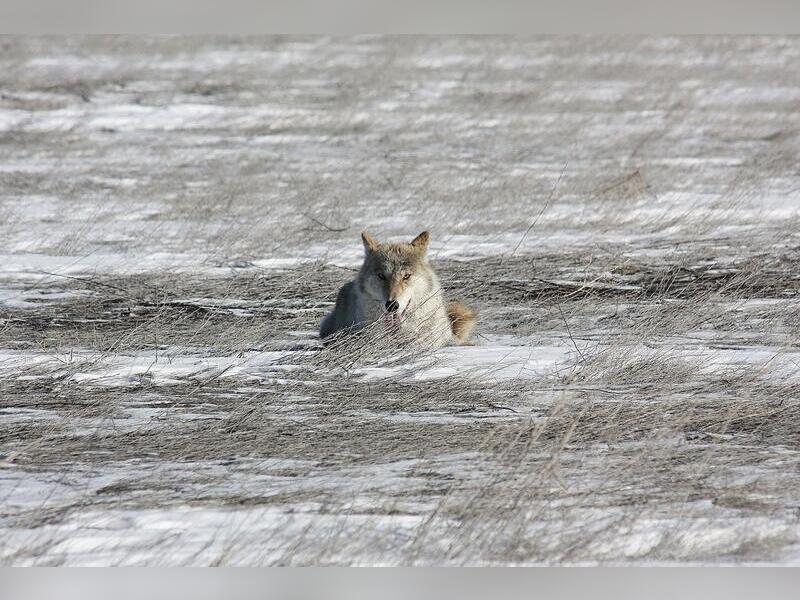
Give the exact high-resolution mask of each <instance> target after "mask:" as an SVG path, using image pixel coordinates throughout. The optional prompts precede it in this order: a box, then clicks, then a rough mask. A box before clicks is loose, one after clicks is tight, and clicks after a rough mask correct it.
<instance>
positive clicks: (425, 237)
mask: <svg viewBox="0 0 800 600" xmlns="http://www.w3.org/2000/svg"><path fill="white" fill-rule="evenodd" d="M430 241H431V234H430V233H428V232H427V231H423V232H422V233H420V234H419V235H418V236H417V237H415V238H414V239H413V240H411V245H412V246H414V248H415V249H416V251H417V252H418V253H419V254H420V255H424V254H425V253H426V252H427V251H428V242H430Z"/></svg>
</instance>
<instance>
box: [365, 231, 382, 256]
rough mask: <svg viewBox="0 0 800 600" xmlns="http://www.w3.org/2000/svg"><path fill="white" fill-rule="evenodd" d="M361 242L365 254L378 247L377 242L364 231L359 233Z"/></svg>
mask: <svg viewBox="0 0 800 600" xmlns="http://www.w3.org/2000/svg"><path fill="white" fill-rule="evenodd" d="M361 241H362V242H364V250H366V251H367V252H370V251H372V252H374V251H375V250H377V249H378V247H379V246H380V244H379V243H378V240H376V239H375V238H374V237H372V236H371V235H370V234H369V233H367V230H366V229H365V230H364V231H362V232H361Z"/></svg>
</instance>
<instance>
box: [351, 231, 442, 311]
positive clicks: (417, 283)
mask: <svg viewBox="0 0 800 600" xmlns="http://www.w3.org/2000/svg"><path fill="white" fill-rule="evenodd" d="M361 240H362V241H363V242H364V250H365V252H366V255H365V257H364V265H363V266H362V267H361V275H360V279H361V282H362V284H363V286H364V291H365V292H366V293H367V294H368V295H369V296H370V297H372V298H373V299H374V300H376V301H377V302H379V303H380V304H381V306H382V307H383V309H384V310H385V311H386V313H388V314H389V315H395V316H396V318H397V320H398V321H399V319H402V317H403V315H404V314H405V313H406V312H407V311H408V309H409V308H410V306H411V305H412V304H413V303H414V301H415V299H416V301H419V300H420V299H421V298H423V299H424V297H425V296H426V295H427V292H429V291H430V289H431V287H432V280H431V269H430V266H429V265H428V262H427V260H426V259H425V253H426V252H427V250H428V242H429V241H430V234H429V233H428V232H427V231H423V232H422V233H420V234H419V235H418V236H417V237H415V238H414V239H413V240H412V241H411V243H410V244H379V243H378V242H377V240H375V238H373V237H372V236H371V235H370V234H369V233H367V232H366V231H364V232H363V233H362V234H361Z"/></svg>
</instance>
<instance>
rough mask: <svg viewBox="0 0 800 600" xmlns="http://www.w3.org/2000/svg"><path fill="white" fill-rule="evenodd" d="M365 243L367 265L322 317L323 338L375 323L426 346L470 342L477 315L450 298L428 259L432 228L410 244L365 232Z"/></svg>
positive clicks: (414, 342) (345, 287)
mask: <svg viewBox="0 0 800 600" xmlns="http://www.w3.org/2000/svg"><path fill="white" fill-rule="evenodd" d="M361 241H362V243H363V244H364V263H363V264H362V265H361V270H360V271H359V273H358V276H357V277H356V278H355V279H354V280H352V281H350V282H348V283H346V284H345V285H344V286H342V288H341V289H340V290H339V294H338V296H337V298H336V306H335V307H334V309H333V311H332V312H330V313H328V314H327V315H326V316H325V318H324V319H323V320H322V324H321V326H320V330H319V334H320V337H321V338H322V340H323V342H327V341H330V338H331V336H333V335H334V334H337V333H340V332H341V333H355V332H357V331H359V330H361V329H363V328H364V327H366V326H368V325H372V324H375V326H376V327H378V328H381V327H382V328H383V329H384V330H385V332H386V333H387V334H388V335H389V336H393V337H395V338H396V339H397V340H398V341H401V342H403V341H408V342H410V343H411V344H412V345H414V346H417V347H420V348H427V349H437V348H441V347H443V346H448V345H458V344H466V343H468V341H469V337H470V334H471V333H472V330H473V329H474V327H475V323H476V320H477V313H476V312H475V311H474V310H473V309H471V308H469V307H468V306H465V305H464V304H461V303H460V302H450V303H446V302H445V299H444V293H443V292H442V287H441V285H440V284H439V278H438V277H437V276H436V273H435V271H434V270H433V268H432V267H431V265H430V263H429V262H428V260H427V257H426V254H427V251H428V243H429V242H430V233H429V232H427V231H423V232H422V233H420V234H419V235H418V236H417V237H415V238H414V239H413V240H412V241H411V243H409V244H380V243H378V241H377V240H376V239H375V238H373V237H372V236H371V235H370V234H369V233H368V232H366V231H364V232H362V233H361Z"/></svg>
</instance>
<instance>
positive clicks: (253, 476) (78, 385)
mask: <svg viewBox="0 0 800 600" xmlns="http://www.w3.org/2000/svg"><path fill="white" fill-rule="evenodd" d="M0 50H1V51H0V390H1V394H0V562H2V563H5V564H42V565H53V564H55V565H58V564H520V563H522V564H543V563H544V564H553V563H573V564H574V563H578V564H587V563H597V562H602V563H637V564H652V563H656V564H663V563H668V564H671V563H692V564H696V563H737V562H743V563H781V564H791V563H793V564H798V563H800V378H799V377H798V375H799V374H798V371H800V352H799V351H800V313H799V312H798V308H799V307H798V290H800V269H799V268H798V260H799V259H800V160H798V151H800V110H798V108H799V107H800V39H798V38H789V39H784V38H747V37H737V38H697V37H694V38H685V39H680V38H665V39H636V38H623V39H616V40H614V39H602V38H543V39H530V40H519V39H502V38H483V39H480V38H469V37H461V38H449V39H431V38H428V39H418V38H400V39H382V38H375V37H362V38H355V39H327V38H307V39H306V38H304V39H299V38H270V39H250V38H237V39H225V38H192V39H181V38H153V39H148V38H90V39H81V38H68V39H64V38H60V39H59V38H56V39H52V38H51V39H34V38H2V39H0ZM365 227H369V228H370V230H371V231H372V232H373V233H374V234H375V235H376V236H378V237H379V238H381V239H386V238H392V239H401V238H405V239H410V237H411V236H413V235H415V234H416V233H418V232H419V231H420V230H422V229H425V228H429V229H431V231H432V233H433V239H434V241H433V245H432V255H433V256H434V258H435V265H436V267H437V268H438V270H439V272H440V275H441V278H442V280H443V282H444V284H445V286H446V287H447V289H448V291H449V293H450V295H451V296H452V297H458V298H460V299H462V300H464V301H466V302H468V303H470V304H472V305H474V306H475V307H477V308H478V310H479V311H480V314H481V321H480V325H479V328H478V333H479V335H478V340H477V342H478V343H477V345H476V346H472V347H463V348H449V349H445V350H443V351H441V352H438V353H436V354H434V355H431V356H409V355H407V354H405V353H403V352H398V351H394V352H393V351H391V350H388V349H387V348H385V347H384V346H383V345H382V344H381V341H380V340H377V341H374V343H372V342H369V343H366V342H358V343H355V344H352V345H347V346H343V347H338V348H332V349H329V350H324V351H323V350H321V349H320V345H319V343H318V341H317V340H316V337H315V334H316V328H317V324H318V322H319V320H320V318H321V317H322V315H323V314H324V312H325V311H326V310H327V309H329V308H330V306H331V303H332V301H333V299H334V297H335V293H336V290H337V287H338V286H339V285H340V284H341V283H343V282H344V281H345V280H347V279H348V278H349V277H351V276H352V274H353V271H352V269H353V268H354V267H355V266H357V265H358V262H359V260H360V255H361V247H360V242H359V239H358V233H359V231H360V230H361V229H362V228H365Z"/></svg>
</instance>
